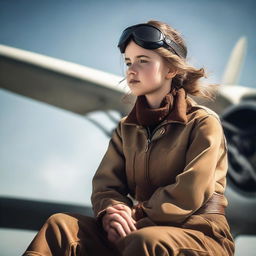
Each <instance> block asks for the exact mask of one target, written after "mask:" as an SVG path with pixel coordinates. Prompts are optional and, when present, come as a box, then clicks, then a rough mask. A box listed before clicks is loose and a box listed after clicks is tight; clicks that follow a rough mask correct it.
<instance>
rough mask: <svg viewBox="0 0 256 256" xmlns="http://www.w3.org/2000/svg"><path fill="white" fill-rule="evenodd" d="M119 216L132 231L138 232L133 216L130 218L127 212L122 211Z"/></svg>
mask: <svg viewBox="0 0 256 256" xmlns="http://www.w3.org/2000/svg"><path fill="white" fill-rule="evenodd" d="M119 214H120V215H121V216H122V217H123V218H124V219H125V221H126V223H127V224H128V226H129V229H130V230H131V231H134V230H137V228H136V227H135V223H136V221H135V220H134V219H133V218H132V217H131V216H129V215H128V214H127V212H124V211H120V212H119Z"/></svg>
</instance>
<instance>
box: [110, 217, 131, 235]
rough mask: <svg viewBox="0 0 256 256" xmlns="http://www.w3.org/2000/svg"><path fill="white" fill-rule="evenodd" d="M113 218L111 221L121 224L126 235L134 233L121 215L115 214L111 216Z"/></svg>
mask: <svg viewBox="0 0 256 256" xmlns="http://www.w3.org/2000/svg"><path fill="white" fill-rule="evenodd" d="M111 216H112V219H111V221H117V222H119V223H120V224H121V225H122V227H123V229H124V231H125V233H126V235H128V234H130V233H131V232H132V230H131V229H130V227H129V225H128V223H127V221H126V220H125V219H124V218H123V217H122V216H121V215H120V214H118V213H113V214H111Z"/></svg>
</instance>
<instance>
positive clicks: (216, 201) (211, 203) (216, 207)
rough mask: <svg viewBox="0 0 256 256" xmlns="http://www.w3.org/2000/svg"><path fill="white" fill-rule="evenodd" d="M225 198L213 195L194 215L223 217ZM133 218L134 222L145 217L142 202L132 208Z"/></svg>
mask: <svg viewBox="0 0 256 256" xmlns="http://www.w3.org/2000/svg"><path fill="white" fill-rule="evenodd" d="M223 202H225V197H224V196H223V195H221V194H217V193H213V195H212V196H211V198H210V199H209V200H208V201H207V202H206V203H205V204H204V205H203V206H202V207H200V208H199V209H198V210H197V211H196V212H195V213H194V214H209V213H218V214H223V215H225V207H224V205H225V203H223ZM132 209H133V216H134V219H135V220H136V221H138V220H140V219H142V218H144V217H146V216H147V215H146V213H145V212H144V211H143V205H142V202H139V203H137V204H136V205H134V206H133V207H132Z"/></svg>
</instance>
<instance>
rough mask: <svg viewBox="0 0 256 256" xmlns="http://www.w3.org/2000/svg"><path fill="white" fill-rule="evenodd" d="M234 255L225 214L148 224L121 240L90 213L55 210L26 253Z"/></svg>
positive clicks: (54, 255)
mask: <svg viewBox="0 0 256 256" xmlns="http://www.w3.org/2000/svg"><path fill="white" fill-rule="evenodd" d="M75 255H76V256H94V255H104V256H108V255H109V256H121V255H122V256H131V255H134V256H137V255H139V256H160V255H161V256H185V255H186V256H188V255H190V256H192V255H193V256H233V255H234V243H233V241H232V237H231V236H230V233H229V229H228V224H227V221H226V218H225V216H223V215H219V214H204V215H192V216H191V217H190V218H189V219H188V220H187V221H186V222H184V223H183V224H182V225H179V226H149V227H146V228H141V229H139V230H137V231H134V232H132V233H131V234H129V235H127V236H126V237H125V238H122V239H120V240H119V241H118V243H117V244H116V245H115V244H112V243H110V242H109V241H108V240H107V237H106V233H105V232H104V230H102V228H101V227H100V226H99V225H98V223H97V222H96V220H95V219H94V218H91V217H86V216H82V215H79V214H67V213H66V214H55V215H53V216H51V217H50V218H49V219H48V220H47V221H46V223H45V224H44V225H43V227H42V229H41V230H40V231H39V233H38V234H37V235H36V237H35V238H34V240H33V241H32V242H31V244H30V245H29V247H28V249H27V250H26V252H25V253H24V254H23V256H75Z"/></svg>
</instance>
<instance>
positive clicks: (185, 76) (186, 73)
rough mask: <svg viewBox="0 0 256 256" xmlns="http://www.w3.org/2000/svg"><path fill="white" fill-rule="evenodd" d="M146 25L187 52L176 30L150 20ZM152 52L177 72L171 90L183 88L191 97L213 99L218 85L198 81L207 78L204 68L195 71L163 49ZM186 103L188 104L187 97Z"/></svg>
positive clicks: (184, 60)
mask: <svg viewBox="0 0 256 256" xmlns="http://www.w3.org/2000/svg"><path fill="white" fill-rule="evenodd" d="M147 23H148V24H151V25H153V26H155V27H157V28H159V29H160V30H161V31H162V32H163V33H164V34H165V35H167V36H168V37H170V38H171V39H172V40H173V41H174V42H176V43H177V44H178V45H179V46H180V47H182V48H184V50H185V51H186V52H187V47H186V45H185V42H184V40H183V38H182V36H181V34H180V33H179V32H178V31H177V30H175V29H174V28H172V27H171V26H169V25H168V24H166V23H164V22H161V21H156V20H150V21H148V22H147ZM153 51H155V52H157V53H158V54H159V55H160V56H162V57H163V58H164V60H165V61H166V62H167V65H170V67H172V68H174V69H175V70H176V71H177V75H176V76H175V77H174V78H173V80H172V89H173V88H179V87H183V88H184V90H185V91H186V93H187V94H190V95H192V96H198V97H203V98H206V99H208V100H212V101H213V100H214V99H215V97H216V91H217V87H218V86H219V85H216V84H214V85H209V84H203V83H202V82H201V81H199V80H200V79H201V78H206V77H207V75H206V72H205V70H204V68H200V69H197V68H195V67H193V66H191V65H190V64H188V62H187V61H186V59H184V58H181V57H179V56H178V55H176V54H175V53H172V52H171V51H169V50H167V49H165V48H163V47H160V48H158V49H155V50H153ZM188 102H190V98H189V97H188Z"/></svg>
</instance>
